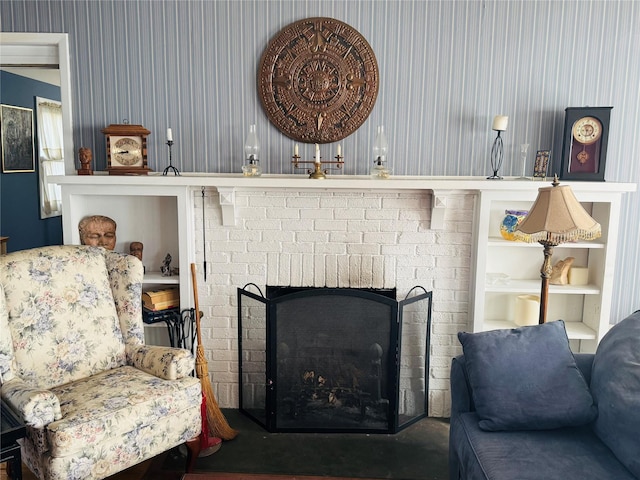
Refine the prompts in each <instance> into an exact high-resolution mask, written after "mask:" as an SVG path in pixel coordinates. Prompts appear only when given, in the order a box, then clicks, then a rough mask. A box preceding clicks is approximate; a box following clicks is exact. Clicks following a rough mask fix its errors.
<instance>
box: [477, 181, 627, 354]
mask: <svg viewBox="0 0 640 480" xmlns="http://www.w3.org/2000/svg"><path fill="white" fill-rule="evenodd" d="M567 183H569V184H570V186H571V188H572V190H573V191H574V194H575V196H576V198H577V199H578V201H580V202H581V204H582V205H583V207H584V208H585V209H586V210H587V212H588V213H589V214H590V215H591V216H592V217H593V218H594V219H595V220H596V221H598V222H599V223H600V225H601V227H602V236H601V237H600V238H598V239H596V240H594V241H581V242H567V243H562V244H560V245H558V246H556V247H554V249H553V257H552V260H551V263H552V265H555V264H556V263H557V262H558V261H559V260H563V259H566V258H568V257H573V263H572V266H573V267H582V268H587V269H588V276H589V278H588V284H587V285H570V284H569V285H549V290H548V294H549V296H548V308H547V321H553V320H558V319H562V320H564V321H565V324H566V327H567V334H568V336H569V339H570V340H571V346H572V348H573V349H574V351H578V352H594V351H595V349H596V348H597V345H598V342H599V341H600V340H601V339H602V337H603V336H604V334H605V333H606V332H607V331H608V330H609V327H610V324H609V322H610V311H611V300H612V288H613V285H612V284H613V278H614V272H613V270H614V267H615V256H616V247H617V241H616V239H617V235H618V228H619V222H620V206H621V200H622V194H623V193H624V192H628V191H634V190H635V185H634V184H618V186H619V187H620V188H619V189H616V188H615V187H614V186H613V184H610V183H609V184H603V183H602V182H573V183H572V182H567ZM605 183H606V182H605ZM536 196H537V192H536V191H531V190H528V189H527V188H522V189H513V190H512V191H499V190H482V191H480V192H479V195H478V201H477V204H476V209H477V213H476V216H475V218H474V220H475V227H474V234H475V235H476V241H475V243H474V249H475V250H474V271H473V282H472V283H473V285H472V286H471V298H472V299H473V302H472V305H473V307H472V322H473V330H474V331H485V330H492V329H496V328H515V327H516V326H517V325H516V322H515V320H516V315H519V314H520V315H522V312H521V311H520V310H518V309H517V308H516V303H517V297H518V296H519V295H526V294H528V295H536V296H538V295H540V289H541V282H542V280H541V279H540V268H541V267H542V263H543V261H544V255H543V248H542V246H541V245H540V244H539V243H537V242H534V243H527V242H522V241H509V240H505V239H504V238H502V237H501V236H500V224H501V222H502V219H503V218H504V215H505V211H506V210H524V211H526V210H528V209H530V208H531V205H532V204H533V202H534V201H535V199H536ZM536 318H537V315H536Z"/></svg>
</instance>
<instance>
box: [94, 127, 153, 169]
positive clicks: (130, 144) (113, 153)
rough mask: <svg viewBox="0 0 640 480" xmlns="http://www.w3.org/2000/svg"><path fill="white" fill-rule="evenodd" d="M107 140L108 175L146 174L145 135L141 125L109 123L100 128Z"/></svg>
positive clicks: (147, 133)
mask: <svg viewBox="0 0 640 480" xmlns="http://www.w3.org/2000/svg"><path fill="white" fill-rule="evenodd" d="M102 133H104V134H105V135H106V140H107V171H108V172H109V175H146V174H147V173H148V172H150V171H151V169H150V168H149V167H148V166H147V135H149V134H150V133H151V132H150V131H149V130H147V129H146V128H144V127H143V126H142V125H130V124H111V125H109V126H108V127H107V128H103V129H102Z"/></svg>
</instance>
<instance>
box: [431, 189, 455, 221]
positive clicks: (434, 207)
mask: <svg viewBox="0 0 640 480" xmlns="http://www.w3.org/2000/svg"><path fill="white" fill-rule="evenodd" d="M432 192H433V198H432V199H431V230H442V229H443V228H444V214H445V211H446V210H447V196H448V195H451V194H452V193H453V190H432Z"/></svg>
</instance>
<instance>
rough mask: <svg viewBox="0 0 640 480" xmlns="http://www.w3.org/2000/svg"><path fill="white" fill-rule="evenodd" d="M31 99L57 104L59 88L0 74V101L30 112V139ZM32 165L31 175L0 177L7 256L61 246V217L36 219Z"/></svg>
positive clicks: (37, 201) (37, 205) (33, 104)
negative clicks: (25, 250)
mask: <svg viewBox="0 0 640 480" xmlns="http://www.w3.org/2000/svg"><path fill="white" fill-rule="evenodd" d="M35 97H44V98H49V99H51V100H58V101H60V87H58V86H56V85H50V84H48V83H43V82H39V81H37V80H32V79H30V78H26V77H22V76H20V75H15V74H13V73H8V72H0V101H1V102H2V103H3V104H5V105H13V106H16V107H25V108H31V109H32V110H33V125H34V128H33V131H34V135H36V133H35V132H36V131H37V118H36V116H37V115H36V99H35ZM36 137H37V135H36ZM34 151H35V152H37V151H38V139H37V138H35V139H34ZM36 155H37V154H36ZM35 165H36V170H35V172H28V173H0V236H3V237H9V242H8V243H7V251H9V252H14V251H16V250H24V249H26V248H33V247H40V246H43V245H61V244H62V217H52V218H46V219H40V189H39V188H38V174H39V170H38V161H37V158H36V161H35Z"/></svg>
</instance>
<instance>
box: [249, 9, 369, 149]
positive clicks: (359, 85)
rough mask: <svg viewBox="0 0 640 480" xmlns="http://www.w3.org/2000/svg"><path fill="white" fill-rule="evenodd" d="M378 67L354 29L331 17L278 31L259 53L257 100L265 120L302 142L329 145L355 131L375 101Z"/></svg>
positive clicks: (291, 25)
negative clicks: (262, 51) (266, 117)
mask: <svg viewBox="0 0 640 480" xmlns="http://www.w3.org/2000/svg"><path fill="white" fill-rule="evenodd" d="M379 78H380V75H379V72H378V62H377V61H376V57H375V55H374V53H373V50H372V49H371V46H370V45H369V43H368V42H367V41H366V40H365V39H364V37H363V36H362V35H360V34H359V33H358V32H357V31H356V30H354V29H353V28H352V27H350V26H349V25H347V24H346V23H343V22H340V21H338V20H335V19H333V18H324V17H317V18H307V19H304V20H300V21H297V22H294V23H292V24H290V25H288V26H286V27H284V28H283V29H282V30H281V31H280V32H278V34H276V36H275V37H274V38H272V39H271V41H270V42H269V45H268V46H267V48H266V49H265V51H264V53H263V54H262V58H261V60H260V65H259V68H258V96H259V97H260V101H261V102H262V107H263V108H264V111H265V112H266V114H267V116H268V117H269V120H270V121H271V122H272V123H273V124H274V125H275V126H276V127H277V128H278V130H280V131H281V132H282V133H284V134H285V135H287V136H288V137H290V138H293V139H295V140H298V141H300V142H304V143H329V142H335V141H338V140H341V139H343V138H345V137H347V136H349V135H351V134H352V133H353V132H354V131H356V130H357V129H358V128H359V127H360V126H361V125H362V124H363V123H364V121H365V120H366V119H367V118H368V117H369V114H370V113H371V110H372V109H373V106H374V104H375V103H376V98H377V96H378V83H379Z"/></svg>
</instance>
